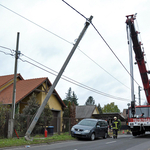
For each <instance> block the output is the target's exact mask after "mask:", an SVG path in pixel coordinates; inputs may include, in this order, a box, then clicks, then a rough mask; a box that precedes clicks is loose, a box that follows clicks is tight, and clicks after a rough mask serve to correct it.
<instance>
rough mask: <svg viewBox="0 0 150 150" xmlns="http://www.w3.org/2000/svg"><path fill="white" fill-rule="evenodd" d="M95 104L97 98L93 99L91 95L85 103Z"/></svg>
mask: <svg viewBox="0 0 150 150" xmlns="http://www.w3.org/2000/svg"><path fill="white" fill-rule="evenodd" d="M94 104H95V100H94V99H93V97H92V96H89V98H88V99H87V101H86V102H85V105H94Z"/></svg>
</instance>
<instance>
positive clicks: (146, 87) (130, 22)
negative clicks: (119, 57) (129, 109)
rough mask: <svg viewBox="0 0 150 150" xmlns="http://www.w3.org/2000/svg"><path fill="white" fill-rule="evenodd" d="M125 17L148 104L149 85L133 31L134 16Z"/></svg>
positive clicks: (142, 54)
mask: <svg viewBox="0 0 150 150" xmlns="http://www.w3.org/2000/svg"><path fill="white" fill-rule="evenodd" d="M126 17H127V20H126V24H127V25H128V26H129V29H130V36H131V39H132V43H133V50H134V52H135V58H136V61H137V64H138V67H139V71H140V75H141V79H142V82H143V87H144V90H145V95H146V98H147V103H148V104H150V85H149V79H148V75H147V69H146V66H145V60H144V52H143V51H142V49H141V42H139V40H138V34H139V32H137V31H136V30H135V26H134V20H135V18H134V15H129V16H126Z"/></svg>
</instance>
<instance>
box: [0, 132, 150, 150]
mask: <svg viewBox="0 0 150 150" xmlns="http://www.w3.org/2000/svg"><path fill="white" fill-rule="evenodd" d="M149 138H150V134H146V135H143V136H138V137H133V136H132V135H119V136H118V139H112V138H107V139H101V138H100V139H97V140H95V141H88V140H73V141H65V142H58V143H53V144H45V145H36V146H32V145H31V146H30V148H28V149H29V150H150V141H149ZM0 150H1V149H0ZM5 150H10V148H9V149H8V148H7V149H5ZM11 150H27V148H25V147H23V146H22V147H16V148H11Z"/></svg>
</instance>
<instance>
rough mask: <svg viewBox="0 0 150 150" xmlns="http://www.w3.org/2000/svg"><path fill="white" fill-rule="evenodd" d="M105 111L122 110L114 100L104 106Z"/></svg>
mask: <svg viewBox="0 0 150 150" xmlns="http://www.w3.org/2000/svg"><path fill="white" fill-rule="evenodd" d="M102 111H103V113H111V112H120V110H119V108H118V106H117V105H115V103H114V102H112V103H110V104H107V105H104V107H103V108H102Z"/></svg>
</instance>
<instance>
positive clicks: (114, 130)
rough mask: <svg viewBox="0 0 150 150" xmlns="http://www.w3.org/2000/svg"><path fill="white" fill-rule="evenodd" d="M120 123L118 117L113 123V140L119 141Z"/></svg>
mask: <svg viewBox="0 0 150 150" xmlns="http://www.w3.org/2000/svg"><path fill="white" fill-rule="evenodd" d="M119 124H120V121H119V120H118V119H117V117H114V121H113V122H112V126H111V128H112V129H113V138H114V139H115V138H116V139H117V135H118V128H119Z"/></svg>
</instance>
